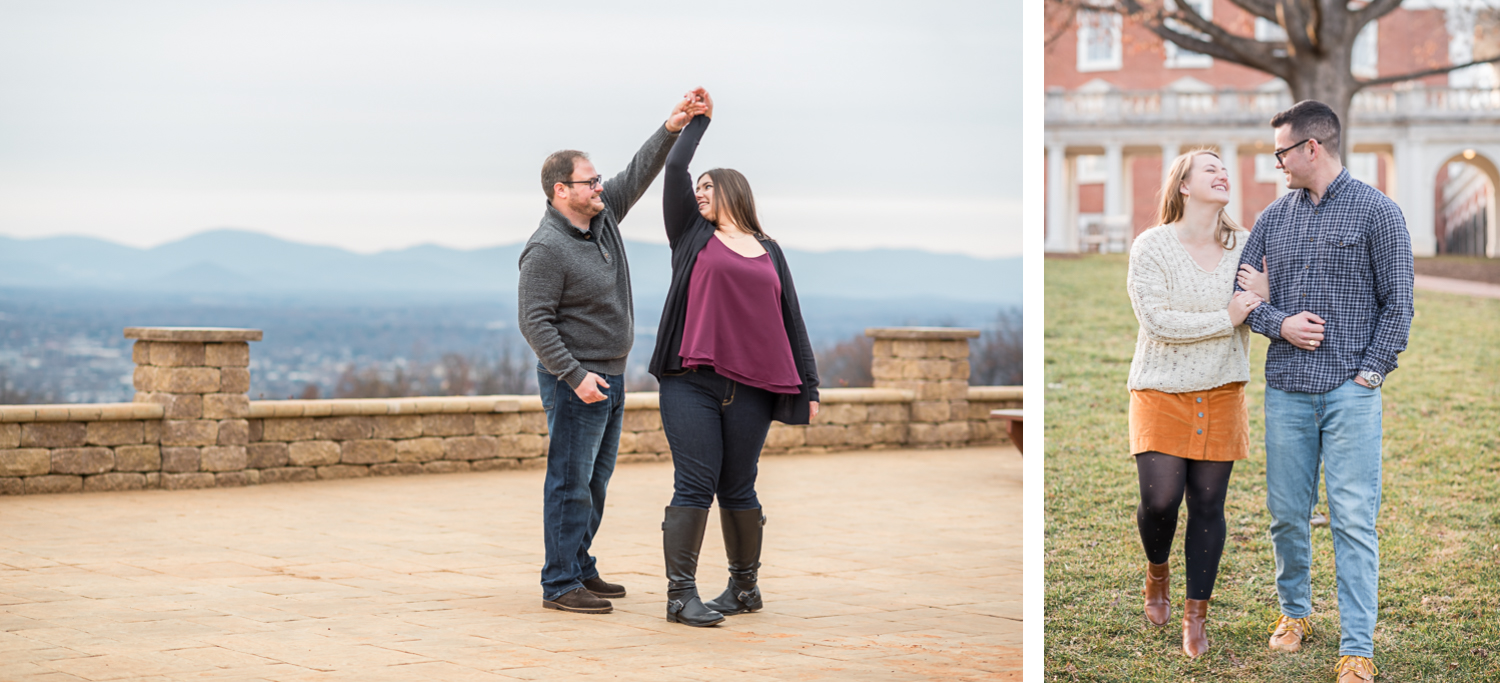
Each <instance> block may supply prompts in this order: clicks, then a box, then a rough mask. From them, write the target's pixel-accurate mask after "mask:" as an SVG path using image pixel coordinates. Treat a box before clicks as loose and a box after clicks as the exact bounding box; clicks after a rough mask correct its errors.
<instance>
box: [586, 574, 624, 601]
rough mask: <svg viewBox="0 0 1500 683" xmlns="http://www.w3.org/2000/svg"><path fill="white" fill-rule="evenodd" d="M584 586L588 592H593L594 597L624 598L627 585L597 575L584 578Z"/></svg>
mask: <svg viewBox="0 0 1500 683" xmlns="http://www.w3.org/2000/svg"><path fill="white" fill-rule="evenodd" d="M583 587H584V588H585V589H588V592H590V593H593V594H594V597H599V598H623V597H625V587H624V586H621V585H620V584H618V583H610V582H608V581H605V580H604V579H601V578H599V577H597V576H596V577H594V578H592V579H584V580H583Z"/></svg>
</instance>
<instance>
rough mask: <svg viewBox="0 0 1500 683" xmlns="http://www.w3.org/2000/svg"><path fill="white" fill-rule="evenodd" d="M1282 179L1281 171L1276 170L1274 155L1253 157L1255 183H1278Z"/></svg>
mask: <svg viewBox="0 0 1500 683" xmlns="http://www.w3.org/2000/svg"><path fill="white" fill-rule="evenodd" d="M1284 177H1285V175H1284V174H1283V173H1282V172H1281V169H1279V168H1276V155H1275V154H1257V155H1255V182H1257V183H1279V182H1281V179H1282V178H1284Z"/></svg>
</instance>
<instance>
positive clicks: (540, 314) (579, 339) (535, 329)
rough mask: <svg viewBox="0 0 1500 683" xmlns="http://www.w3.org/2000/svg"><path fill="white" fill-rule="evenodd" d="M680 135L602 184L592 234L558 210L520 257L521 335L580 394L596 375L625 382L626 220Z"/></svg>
mask: <svg viewBox="0 0 1500 683" xmlns="http://www.w3.org/2000/svg"><path fill="white" fill-rule="evenodd" d="M676 140H677V133H672V132H669V131H668V130H667V128H666V126H661V127H659V128H657V129H656V132H655V133H654V134H652V135H651V137H650V139H648V140H646V144H645V145H642V146H641V149H640V151H638V152H636V153H635V158H634V159H631V161H630V164H629V165H628V166H626V167H625V170H623V171H621V172H620V173H619V175H616V176H615V177H613V178H610V179H609V180H606V181H604V192H603V194H601V195H600V197H601V198H602V199H603V200H604V210H603V211H600V212H599V215H597V216H594V218H593V220H591V221H590V222H589V229H588V230H587V231H583V230H579V229H578V228H575V227H573V225H572V224H571V223H569V222H568V219H567V218H566V217H565V216H563V215H562V214H561V213H560V212H558V210H557V209H555V208H553V207H552V203H551V202H550V201H549V202H548V203H547V212H546V213H545V214H544V215H543V216H542V223H541V225H540V226H538V227H537V229H536V232H535V233H532V235H531V239H530V240H527V242H526V247H525V248H523V249H522V250H521V282H520V286H519V292H518V299H519V302H518V306H517V309H518V316H519V318H520V325H521V334H522V335H523V336H525V337H526V342H527V343H528V344H530V345H531V349H532V351H535V352H536V357H537V359H538V360H540V361H541V363H542V367H544V368H546V369H547V371H548V372H550V373H552V374H554V375H557V377H558V378H559V379H562V380H563V381H565V382H567V383H568V386H570V387H573V388H574V389H577V388H578V384H579V383H580V382H582V381H583V378H584V377H585V376H587V375H588V373H590V372H594V373H597V374H600V375H619V374H623V373H624V372H625V357H626V356H627V355H629V354H630V347H631V344H632V343H633V342H634V340H635V311H634V310H633V308H632V301H631V297H630V265H629V264H628V263H627V262H626V260H625V244H624V241H623V240H622V239H621V237H620V221H621V220H623V219H624V218H625V214H626V213H627V212H629V211H630V207H632V206H634V205H635V203H636V201H637V200H639V199H640V198H641V195H644V194H645V193H646V188H647V187H648V186H650V185H651V181H652V180H655V179H656V174H657V173H660V172H661V168H662V165H663V164H664V163H665V162H666V159H667V152H668V151H670V150H671V149H672V143H673V142H675V141H676Z"/></svg>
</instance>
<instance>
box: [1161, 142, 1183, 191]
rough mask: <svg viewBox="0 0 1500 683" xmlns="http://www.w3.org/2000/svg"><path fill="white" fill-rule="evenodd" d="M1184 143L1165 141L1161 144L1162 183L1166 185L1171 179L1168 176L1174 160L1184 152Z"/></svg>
mask: <svg viewBox="0 0 1500 683" xmlns="http://www.w3.org/2000/svg"><path fill="white" fill-rule="evenodd" d="M1181 149H1182V145H1181V144H1178V143H1176V142H1163V143H1162V144H1161V184H1163V185H1166V184H1167V181H1168V180H1170V178H1168V177H1167V176H1168V175H1170V174H1171V173H1172V162H1174V161H1176V160H1177V155H1179V154H1182V152H1181V151H1179V150H1181Z"/></svg>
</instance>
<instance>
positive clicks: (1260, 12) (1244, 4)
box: [1229, 0, 1276, 21]
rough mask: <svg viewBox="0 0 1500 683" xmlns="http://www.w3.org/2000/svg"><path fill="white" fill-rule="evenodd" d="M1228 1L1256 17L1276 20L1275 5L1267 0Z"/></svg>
mask: <svg viewBox="0 0 1500 683" xmlns="http://www.w3.org/2000/svg"><path fill="white" fill-rule="evenodd" d="M1229 2H1230V4H1233V5H1234V6H1236V7H1238V8H1240V9H1242V10H1245V11H1246V12H1248V13H1250V14H1253V15H1255V16H1257V17H1260V18H1262V19H1266V20H1268V21H1276V5H1275V4H1274V3H1272V2H1269V1H1268V0H1229Z"/></svg>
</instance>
